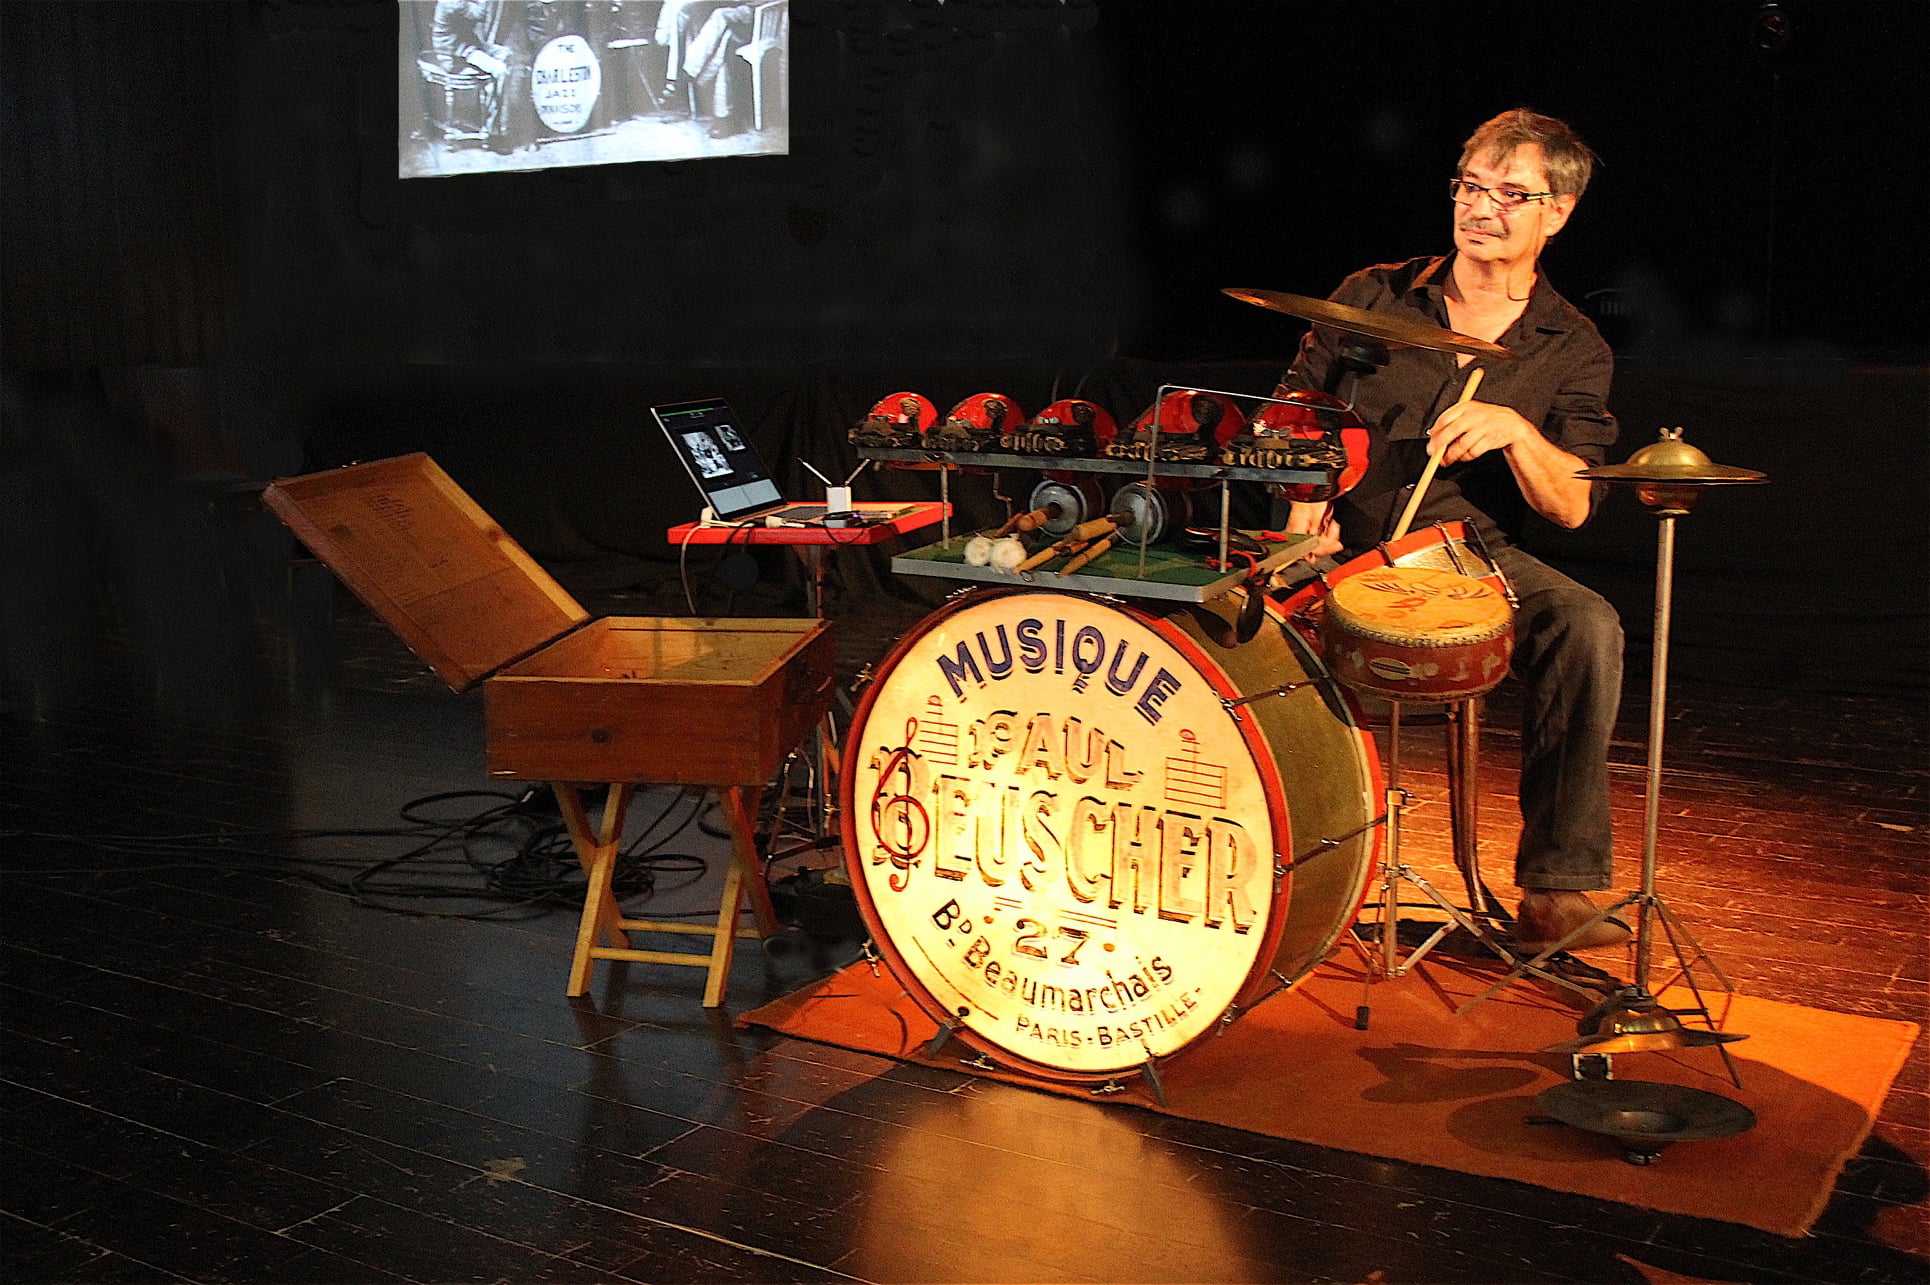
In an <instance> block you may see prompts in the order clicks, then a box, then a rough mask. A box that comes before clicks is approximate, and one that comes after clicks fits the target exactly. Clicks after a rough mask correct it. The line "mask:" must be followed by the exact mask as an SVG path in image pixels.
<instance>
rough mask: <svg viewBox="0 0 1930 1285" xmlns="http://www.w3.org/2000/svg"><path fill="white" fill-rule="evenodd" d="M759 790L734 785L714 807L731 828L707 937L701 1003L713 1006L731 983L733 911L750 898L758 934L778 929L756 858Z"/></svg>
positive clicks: (734, 917) (767, 933)
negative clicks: (706, 974)
mask: <svg viewBox="0 0 1930 1285" xmlns="http://www.w3.org/2000/svg"><path fill="white" fill-rule="evenodd" d="M758 793H759V791H758V789H757V788H756V787H754V786H741V785H733V786H731V787H729V788H728V789H726V790H724V791H723V792H722V794H721V795H720V797H719V799H718V806H719V807H720V808H721V809H722V810H723V813H724V824H725V825H726V826H727V827H729V829H730V869H729V870H727V871H725V873H724V897H723V901H722V902H721V903H720V904H719V905H718V907H717V932H716V935H715V936H713V937H712V938H711V945H710V975H709V977H708V978H706V979H705V982H704V1007H705V1008H716V1007H718V1006H719V1005H721V1004H722V1003H723V1002H724V988H725V987H726V986H727V985H728V984H729V983H730V964H731V958H732V956H733V954H734V953H735V951H736V948H737V912H738V911H739V910H740V909H741V908H742V907H743V904H744V899H745V898H746V897H749V898H750V903H751V916H752V918H753V919H755V920H756V921H757V929H758V932H759V933H760V934H761V935H762V936H765V937H769V936H772V935H774V934H775V933H776V932H777V910H776V908H775V907H773V906H772V905H771V890H770V886H769V885H768V884H767V883H766V882H765V880H764V871H763V870H762V869H761V868H760V867H759V864H758V857H757V827H756V824H755V823H754V821H753V820H752V818H753V817H755V816H756V813H757V798H758Z"/></svg>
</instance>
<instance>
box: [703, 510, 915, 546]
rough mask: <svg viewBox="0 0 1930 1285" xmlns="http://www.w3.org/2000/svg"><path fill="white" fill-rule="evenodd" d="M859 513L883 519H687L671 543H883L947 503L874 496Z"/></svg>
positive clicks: (912, 527) (905, 531)
mask: <svg viewBox="0 0 1930 1285" xmlns="http://www.w3.org/2000/svg"><path fill="white" fill-rule="evenodd" d="M852 507H853V508H854V509H856V510H857V511H858V512H859V513H861V514H865V515H872V516H875V517H877V518H878V519H879V520H877V521H875V522H874V523H873V524H872V525H870V526H861V527H822V526H764V525H762V524H761V523H756V522H752V523H748V524H745V525H730V524H720V525H712V526H705V525H703V524H701V523H698V522H685V523H683V524H682V525H681V526H673V527H671V528H670V530H669V532H668V533H667V534H668V535H669V537H670V543H671V544H673V545H680V544H827V545H845V544H883V543H884V542H885V541H886V540H891V539H895V538H897V537H898V536H901V535H904V534H906V533H907V532H910V531H916V530H918V529H919V528H920V527H928V526H934V525H936V524H937V523H938V522H939V521H941V520H942V519H943V518H944V516H945V506H944V505H943V504H941V503H939V502H937V501H935V500H922V501H920V500H872V501H859V502H858V503H856V504H854V505H852Z"/></svg>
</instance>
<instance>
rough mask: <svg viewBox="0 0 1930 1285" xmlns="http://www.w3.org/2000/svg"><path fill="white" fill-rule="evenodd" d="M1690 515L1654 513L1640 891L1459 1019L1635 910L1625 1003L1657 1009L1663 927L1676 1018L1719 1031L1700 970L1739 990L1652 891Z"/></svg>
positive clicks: (1524, 967)
mask: <svg viewBox="0 0 1930 1285" xmlns="http://www.w3.org/2000/svg"><path fill="white" fill-rule="evenodd" d="M1686 511H1687V510H1686V506H1683V507H1681V508H1674V507H1666V506H1664V507H1658V508H1657V509H1656V517H1657V518H1658V519H1659V520H1660V524H1659V527H1658V531H1657V536H1656V555H1655V640H1654V649H1653V652H1652V659H1651V664H1650V677H1649V742H1648V789H1647V799H1646V803H1645V806H1644V810H1643V820H1642V882H1641V886H1640V887H1639V888H1638V889H1637V890H1636V891H1635V892H1632V893H1630V894H1628V895H1627V896H1625V897H1623V898H1622V899H1621V900H1620V901H1617V902H1615V903H1614V904H1613V905H1611V906H1608V907H1606V908H1605V909H1603V910H1601V911H1598V912H1597V913H1596V914H1595V915H1594V916H1593V917H1592V918H1590V919H1589V920H1587V921H1586V922H1585V923H1583V924H1581V925H1580V926H1578V927H1577V928H1576V929H1575V930H1574V931H1573V932H1571V933H1569V934H1568V935H1567V936H1566V937H1564V938H1562V939H1561V940H1560V941H1558V942H1555V943H1553V944H1552V945H1550V946H1548V947H1547V948H1546V949H1545V950H1543V951H1541V953H1539V954H1537V955H1536V956H1535V957H1534V958H1533V959H1530V960H1526V961H1517V963H1516V966H1515V968H1514V969H1513V970H1512V971H1510V972H1509V973H1508V974H1507V975H1506V976H1505V977H1503V978H1502V979H1501V980H1500V981H1498V982H1496V983H1495V984H1494V985H1493V986H1490V987H1489V988H1488V989H1487V990H1484V991H1482V992H1481V993H1480V994H1479V995H1476V996H1475V997H1474V998H1472V999H1470V1000H1469V1001H1468V1002H1467V1003H1465V1004H1463V1005H1462V1006H1461V1008H1460V1010H1459V1011H1460V1012H1466V1011H1467V1010H1468V1009H1470V1008H1472V1007H1474V1006H1475V1005H1476V1004H1478V1003H1480V1002H1481V1001H1482V1000H1484V999H1487V998H1488V997H1489V996H1491V995H1493V994H1494V993H1495V992H1497V991H1499V990H1500V989H1501V988H1502V987H1503V986H1506V985H1507V984H1508V983H1509V982H1512V981H1514V980H1515V979H1516V978H1517V977H1520V976H1521V975H1522V974H1523V973H1527V972H1533V973H1536V974H1537V975H1539V976H1546V975H1547V974H1545V973H1543V972H1542V966H1543V965H1545V964H1546V963H1547V961H1548V960H1549V959H1550V958H1551V957H1552V956H1554V955H1556V954H1558V953H1559V952H1561V951H1562V950H1563V949H1565V948H1566V947H1567V945H1568V943H1569V942H1571V941H1574V940H1575V939H1577V938H1579V937H1580V936H1581V935H1582V934H1583V933H1586V932H1587V931H1588V930H1589V929H1591V928H1593V927H1594V926H1595V925H1596V924H1599V923H1602V922H1603V921H1605V920H1606V919H1608V918H1609V917H1610V916H1611V915H1615V914H1617V913H1619V912H1621V911H1623V910H1626V909H1628V908H1629V907H1630V906H1634V907H1635V908H1636V911H1637V915H1636V922H1635V983H1634V985H1633V986H1631V987H1627V988H1624V989H1623V990H1622V992H1621V995H1622V997H1623V998H1624V999H1625V1000H1628V1001H1637V1000H1649V1001H1652V1000H1653V998H1654V991H1652V990H1651V989H1650V987H1649V961H1650V957H1651V954H1652V952H1653V949H1654V945H1655V941H1654V929H1655V927H1656V926H1657V925H1658V924H1659V925H1660V926H1661V929H1662V932H1663V934H1664V935H1665V936H1667V937H1668V939H1669V949H1670V950H1671V951H1672V952H1673V953H1674V955H1675V961H1676V973H1675V975H1674V976H1673V977H1671V978H1670V979H1669V981H1668V982H1667V983H1665V984H1664V986H1663V987H1662V989H1666V988H1667V987H1668V986H1670V985H1674V984H1675V983H1676V982H1682V983H1684V984H1685V985H1687V986H1688V988H1689V991H1690V993H1691V994H1693V995H1694V996H1695V1006H1694V1007H1693V1008H1689V1009H1683V1010H1678V1011H1679V1012H1686V1013H1689V1014H1691V1015H1692V1016H1698V1017H1701V1018H1703V1019H1704V1021H1707V1022H1709V1023H1710V1025H1711V1026H1712V1027H1713V1025H1714V1023H1713V1021H1712V1020H1711V1017H1710V1012H1709V1006H1708V1002H1707V1001H1706V1000H1705V999H1704V998H1703V995H1702V988H1701V987H1700V986H1698V985H1697V984H1696V981H1695V969H1696V967H1697V966H1698V965H1705V966H1707V968H1708V970H1709V972H1710V973H1711V974H1712V975H1713V976H1714V978H1715V981H1716V982H1717V984H1719V985H1720V986H1721V988H1722V990H1723V991H1724V992H1725V993H1728V994H1734V993H1735V989H1736V988H1735V987H1734V986H1733V985H1731V984H1730V981H1729V979H1728V977H1726V976H1725V975H1724V974H1723V971H1722V969H1721V967H1719V966H1718V965H1717V964H1716V962H1715V960H1714V959H1712V958H1710V956H1709V954H1708V952H1707V951H1705V950H1703V948H1702V945H1701V943H1700V942H1698V941H1697V940H1696V938H1695V934H1694V933H1692V932H1690V931H1689V928H1688V925H1686V924H1684V923H1683V922H1682V921H1681V920H1680V919H1678V918H1677V917H1676V916H1675V914H1674V913H1673V912H1672V911H1670V910H1669V907H1668V904H1667V903H1666V902H1664V901H1663V900H1662V898H1661V896H1660V895H1659V894H1658V893H1657V892H1656V891H1655V865H1656V860H1655V857H1656V838H1657V834H1658V832H1659V828H1660V827H1659V825H1658V821H1659V818H1660V807H1661V797H1662V732H1663V728H1664V725H1665V723H1666V717H1665V713H1666V710H1667V707H1668V691H1669V625H1670V616H1671V612H1672V609H1673V602H1672V598H1673V592H1672V589H1673V585H1674V582H1675V521H1676V519H1677V518H1679V517H1681V516H1682V515H1683V513H1685V512H1686ZM1684 942H1686V943H1687V944H1688V949H1687V950H1684V949H1683V943H1684ZM1724 1056H1725V1057H1726V1056H1727V1054H1726V1053H1725V1055H1724Z"/></svg>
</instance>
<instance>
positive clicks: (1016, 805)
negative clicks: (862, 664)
mask: <svg viewBox="0 0 1930 1285" xmlns="http://www.w3.org/2000/svg"><path fill="white" fill-rule="evenodd" d="M1231 694H1234V693H1233V688H1232V684H1231V683H1230V681H1229V680H1228V679H1227V678H1226V675H1225V673H1224V671H1222V670H1220V669H1219V668H1218V667H1217V666H1216V665H1215V663H1214V662H1213V660H1212V659H1210V658H1209V657H1208V656H1207V655H1206V653H1205V652H1204V651H1203V650H1202V649H1201V648H1200V647H1199V646H1198V645H1196V643H1195V641H1194V639H1193V638H1191V637H1190V636H1189V635H1187V634H1186V633H1184V632H1183V631H1181V630H1179V629H1177V628H1174V627H1173V626H1172V625H1171V624H1169V623H1168V622H1166V621H1163V620H1160V619H1158V618H1155V617H1151V616H1147V615H1143V614H1141V613H1139V612H1136V611H1132V610H1129V609H1124V608H1119V607H1113V606H1109V605H1107V604H1105V603H1102V602H1099V601H1096V600H1094V599H1090V598H1085V597H1079V596H1075V595H1071V594H1058V593H1039V592H1017V593H1004V594H991V595H986V596H982V597H978V598H975V599H968V600H964V601H962V602H961V603H960V604H959V605H958V606H956V607H954V608H951V609H948V610H946V611H943V612H941V613H939V614H938V615H937V616H935V617H933V618H931V619H930V620H928V621H927V622H926V623H925V625H924V626H922V627H921V630H920V631H919V632H918V633H916V634H914V635H913V636H912V637H910V638H908V639H906V640H905V642H904V643H902V644H901V645H900V648H899V650H898V651H897V652H895V653H894V654H893V656H892V657H891V658H890V659H889V660H888V662H887V668H885V669H884V670H883V671H882V672H881V676H880V678H879V679H878V681H877V682H876V683H875V684H874V685H873V686H872V687H871V688H870V689H869V691H868V692H867V694H866V698H865V702H864V705H863V706H862V708H861V709H860V710H859V712H858V716H857V719H856V720H855V722H854V725H853V728H852V731H851V735H850V737H849V740H848V743H847V746H846V760H845V790H846V807H845V827H846V833H845V839H846V853H847V861H848V863H849V866H850V870H851V875H852V882H853V885H854V887H855V888H856V890H857V893H858V898H859V904H860V907H861V909H862V910H863V912H864V915H865V918H866V922H867V923H868V924H869V925H870V927H871V929H872V933H873V937H874V940H875V941H876V942H877V944H878V946H879V948H880V950H881V951H882V952H883V953H884V954H885V956H886V958H887V960H888V961H889V962H890V964H891V967H892V969H893V971H894V972H895V973H897V975H898V976H899V977H900V979H901V980H903V981H905V982H906V988H907V990H908V991H909V992H911V993H912V995H913V997H914V998H916V999H917V1000H918V1001H919V1003H920V1005H921V1006H922V1007H924V1008H925V1010H926V1011H927V1013H928V1014H930V1015H931V1016H932V1017H933V1019H934V1020H936V1021H946V1020H950V1021H953V1022H956V1023H957V1024H958V1027H959V1030H960V1033H961V1035H962V1036H963V1037H964V1038H965V1039H966V1040H967V1042H969V1043H972V1044H973V1045H975V1046H976V1047H979V1048H981V1049H982V1050H984V1051H987V1052H990V1053H992V1054H993V1055H994V1056H995V1057H998V1058H999V1059H1000V1060H1002V1061H1005V1062H1007V1063H1009V1064H1012V1065H1015V1066H1019V1067H1021V1068H1024V1069H1028V1070H1035V1071H1039V1072H1042V1073H1044V1074H1048V1075H1057V1076H1062V1077H1072V1078H1079V1077H1105V1076H1110V1075H1114V1074H1117V1073H1120V1072H1123V1071H1128V1070H1132V1069H1135V1068H1138V1067H1140V1066H1142V1065H1143V1064H1145V1063H1146V1062H1147V1060H1148V1059H1149V1058H1158V1057H1165V1056H1167V1055H1169V1054H1171V1053H1173V1052H1175V1051H1177V1050H1179V1049H1180V1048H1182V1047H1184V1046H1185V1045H1186V1044H1188V1043H1189V1042H1191V1041H1193V1040H1195V1039H1197V1038H1199V1037H1200V1036H1201V1035H1203V1034H1204V1033H1206V1032H1207V1031H1209V1030H1211V1029H1212V1028H1213V1026H1214V1024H1215V1023H1216V1022H1218V1021H1219V1020H1220V1018H1221V1016H1222V1015H1223V1014H1224V1013H1226V1012H1227V1010H1228V1008H1229V1006H1231V1005H1232V1004H1234V1002H1235V1001H1236V999H1238V998H1240V997H1241V996H1242V994H1243V993H1244V992H1245V991H1246V990H1247V989H1248V988H1249V986H1250V985H1251V984H1252V983H1253V982H1254V981H1255V979H1256V978H1260V977H1264V975H1265V974H1266V972H1267V968H1268V966H1269V964H1270V963H1271V962H1272V954H1273V951H1274V948H1275V946H1276V944H1277V942H1278V939H1279V936H1280V931H1281V926H1282V922H1283V918H1284V916H1283V913H1282V912H1281V911H1280V910H1279V909H1278V908H1277V905H1276V872H1275V866H1276V864H1277V854H1278V853H1279V852H1280V851H1282V850H1283V848H1284V846H1285V845H1286V844H1287V843H1288V834H1287V828H1288V827H1287V812H1286V809H1285V806H1284V801H1283V798H1282V792H1281V788H1280V784H1279V775H1278V772H1277V769H1276V766H1275V762H1274V755H1273V752H1272V750H1271V749H1270V748H1269V747H1268V746H1267V744H1266V742H1265V740H1264V739H1263V737H1262V733H1261V732H1260V731H1258V730H1257V728H1256V723H1255V720H1253V719H1252V718H1250V717H1242V716H1240V715H1239V714H1237V713H1236V712H1235V711H1233V710H1230V709H1229V708H1228V707H1227V705H1226V703H1225V702H1224V700H1223V697H1226V696H1228V695H1231Z"/></svg>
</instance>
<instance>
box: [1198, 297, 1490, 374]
mask: <svg viewBox="0 0 1930 1285" xmlns="http://www.w3.org/2000/svg"><path fill="white" fill-rule="evenodd" d="M1220 293H1221V294H1224V295H1229V296H1231V297H1232V298H1235V299H1238V300H1239V301H1240V302H1241V303H1251V304H1257V305H1258V306H1260V307H1262V308H1270V309H1272V310H1273V311H1274V312H1284V313H1286V314H1287V315H1288V316H1290V317H1299V318H1301V319H1302V320H1305V321H1312V322H1315V323H1317V324H1319V325H1323V326H1332V327H1333V328H1334V329H1336V330H1345V331H1347V332H1349V333H1350V334H1356V335H1365V336H1367V337H1368V338H1369V339H1378V340H1380V341H1381V342H1382V343H1386V344H1394V345H1397V346H1399V347H1402V348H1428V349H1432V350H1433V351H1435V352H1458V353H1466V354H1467V355H1468V356H1470V357H1498V358H1500V359H1502V360H1503V361H1510V360H1513V358H1514V354H1513V353H1511V352H1509V351H1508V350H1507V349H1506V348H1503V347H1502V346H1501V345H1500V344H1491V343H1489V342H1488V341H1487V340H1485V339H1476V338H1475V337H1474V336H1473V335H1463V334H1458V333H1456V332H1455V331H1452V330H1443V329H1442V328H1441V327H1439V326H1430V325H1429V324H1428V323H1426V322H1425V321H1416V320H1413V319H1411V318H1408V317H1404V316H1402V315H1400V314H1399V313H1393V312H1369V311H1368V310H1367V309H1365V308H1350V307H1348V306H1347V305H1346V304H1344V303H1329V302H1328V301H1327V300H1325V299H1309V298H1307V297H1305V296H1304V295H1297V294H1282V293H1281V292H1280V291H1278V290H1236V289H1232V288H1228V289H1225V290H1222V291H1220Z"/></svg>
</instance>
